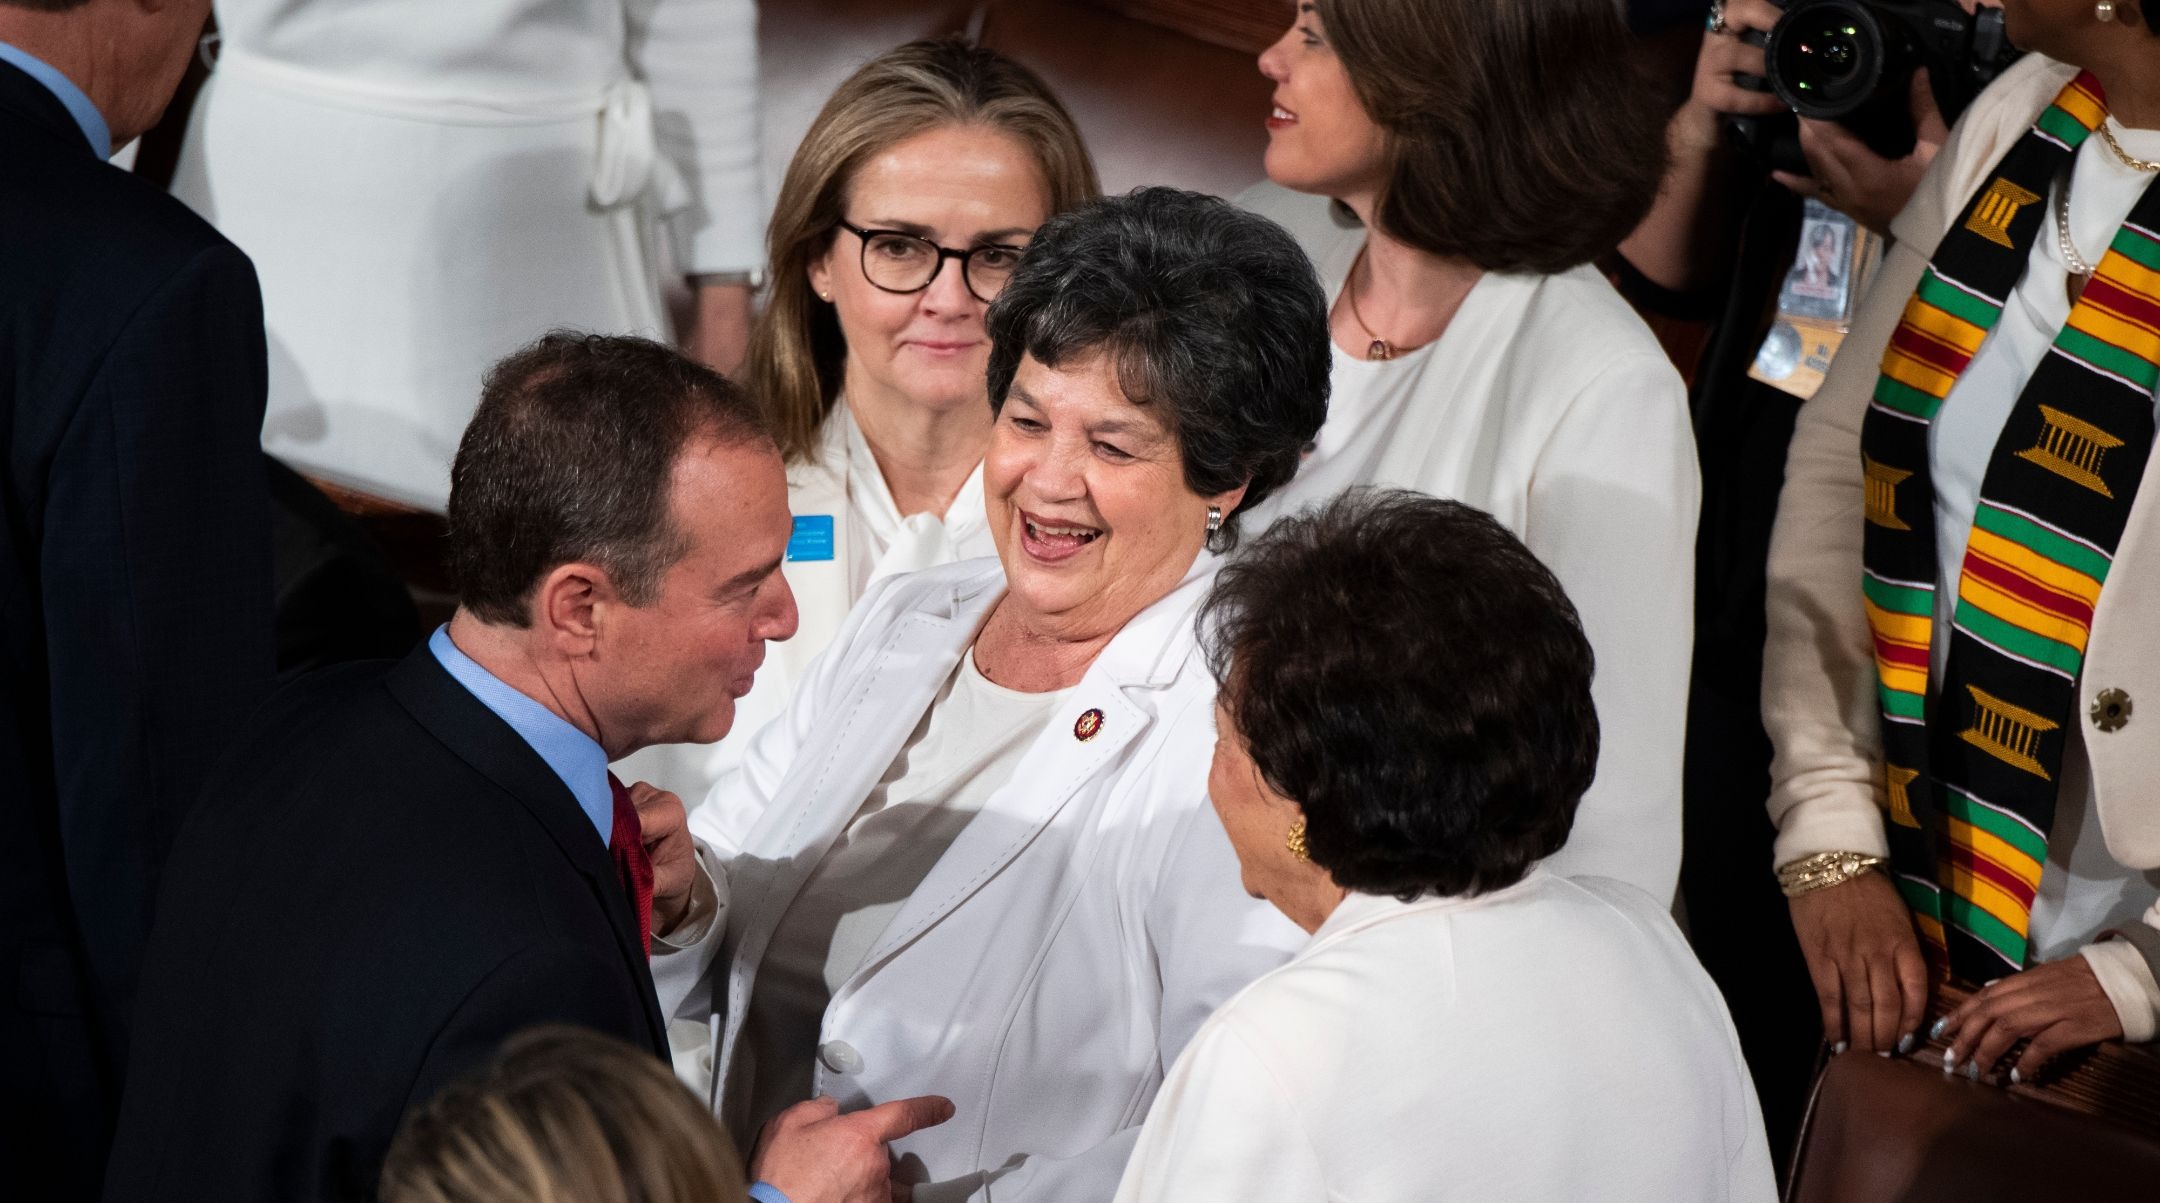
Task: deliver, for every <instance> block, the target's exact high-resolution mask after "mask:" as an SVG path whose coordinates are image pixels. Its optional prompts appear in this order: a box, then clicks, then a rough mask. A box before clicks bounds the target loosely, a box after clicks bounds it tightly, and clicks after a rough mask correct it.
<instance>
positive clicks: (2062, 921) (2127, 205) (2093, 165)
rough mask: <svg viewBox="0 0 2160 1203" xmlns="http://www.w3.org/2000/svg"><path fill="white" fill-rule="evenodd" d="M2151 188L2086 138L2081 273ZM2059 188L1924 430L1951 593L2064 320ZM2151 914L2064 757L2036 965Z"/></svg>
mask: <svg viewBox="0 0 2160 1203" xmlns="http://www.w3.org/2000/svg"><path fill="white" fill-rule="evenodd" d="M2108 122H2109V126H2108V128H2109V130H2110V131H2111V132H2112V133H2113V134H2114V135H2115V138H2116V140H2117V141H2118V142H2120V143H2122V146H2123V149H2124V150H2125V151H2127V152H2129V153H2130V154H2132V155H2134V156H2136V157H2138V158H2141V159H2160V130H2132V129H2125V128H2123V127H2122V126H2121V125H2120V124H2117V123H2116V122H2115V119H2114V118H2112V117H2110V118H2108ZM2155 178H2156V177H2154V176H2153V175H2152V174H2150V173H2148V172H2142V171H2137V170H2135V169H2133V168H2131V167H2129V166H2127V165H2125V164H2124V163H2123V162H2122V160H2120V159H2118V158H2116V157H2115V155H2114V153H2113V152H2112V151H2110V150H2109V149H2108V148H2107V147H2106V146H2105V145H2104V144H2103V143H2102V142H2101V140H2100V139H2099V138H2098V137H2091V138H2087V139H2086V140H2085V142H2084V144H2083V145H2082V146H2080V147H2079V148H2078V152H2077V156H2076V158H2075V159H2073V160H2072V166H2071V171H2070V176H2069V181H2068V182H2069V186H2070V239H2071V245H2072V246H2073V247H2075V248H2076V249H2077V252H2078V257H2079V258H2081V259H2083V260H2084V261H2085V262H2086V264H2087V265H2091V264H2095V263H2098V262H2099V261H2100V257H2101V255H2102V254H2103V253H2105V252H2106V250H2107V246H2108V243H2109V242H2110V241H2112V240H2113V239H2114V237H2115V232H2116V230H2118V229H2120V228H2121V227H2122V223H2123V221H2124V219H2126V218H2127V217H2129V215H2130V210H2131V209H2132V208H2133V207H2135V206H2136V204H2137V202H2138V199H2139V198H2140V197H2142V196H2143V195H2144V194H2145V189H2146V187H2147V186H2148V185H2151V184H2152V183H2153V182H2154V180H2155ZM2062 187H2063V181H2060V180H2058V181H2056V184H2055V187H2054V189H2053V190H2051V191H2050V192H2049V195H2048V201H2047V203H2048V213H2049V218H2048V220H2047V222H2046V223H2044V224H2043V225H2042V226H2041V227H2040V233H2039V235H2038V236H2037V237H2035V238H2034V239H2033V246H2032V252H2031V254H2030V256H2029V257H2028V258H2027V259H2026V263H2025V274H2024V275H2023V276H2021V277H2019V279H2018V284H2017V288H2016V289H2015V290H2014V291H2013V292H2012V293H2011V294H2010V297H2009V299H2008V301H2007V303H2006V304H2004V306H2003V312H2002V317H2001V319H2000V320H1999V321H1998V322H1997V323H1996V326H1995V329H1994V330H1993V331H1991V332H1990V333H1989V335H1988V339H1987V341H1986V342H1985V343H1982V344H1981V347H1980V351H1979V353H1978V354H1976V355H1974V356H1973V359H1972V363H1971V364H1969V365H1967V367H1966V369H1965V373H1964V375H1962V376H1960V377H1959V378H1958V382H1957V384H1956V385H1955V386H1954V387H1952V388H1951V390H1950V395H1949V397H1948V398H1947V399H1946V400H1945V401H1944V402H1943V407H1942V410H1941V412H1940V413H1939V414H1938V416H1937V417H1936V420H1935V422H1934V423H1933V425H1931V426H1930V427H1929V429H1928V456H1929V466H1930V470H1931V471H1930V475H1931V476H1932V477H1933V480H1934V484H1935V558H1936V574H1937V575H1936V580H1938V581H1953V582H1954V581H1956V580H1957V579H1958V577H1959V575H1960V573H1961V572H1962V571H1963V568H1964V564H1965V543H1966V540H1967V539H1968V538H1969V537H1970V536H1971V534H1972V523H1973V514H1974V512H1975V511H1977V510H1978V509H1979V508H1980V486H1981V481H1982V479H1983V478H1984V477H1985V476H1986V474H1987V469H1988V463H1989V461H1990V460H1991V459H1992V458H1993V457H1994V454H1995V444H1996V442H1997V440H1998V439H1999V438H2000V437H2001V435H2002V429H2003V426H2004V425H2005V424H2006V423H2007V422H2008V421H2009V419H2010V414H2011V411H2012V410H2014V409H2015V408H2016V406H2017V402H2018V399H2019V397H2020V396H2021V395H2022V394H2023V393H2024V391H2025V384H2026V382H2027V381H2028V380H2030V379H2032V374H2033V372H2035V371H2036V370H2038V368H2039V366H2040V362H2041V360H2042V359H2043V358H2044V357H2045V356H2046V355H2047V354H2048V349H2049V348H2050V347H2051V346H2053V345H2054V342H2055V336H2056V335H2057V334H2059V333H2060V332H2061V331H2062V328H2063V326H2064V324H2065V323H2067V322H2068V321H2069V320H2070V294H2069V291H2068V289H2067V287H2066V283H2067V281H2068V279H2069V275H2070V265H2069V261H2068V260H2067V259H2065V258H2064V256H2063V253H2062V249H2061V245H2060V242H2059V240H2058V238H2057V234H2056V225H2055V218H2054V214H2055V212H2056V209H2055V204H2056V201H2057V200H2058V199H2059V197H2060V193H2061V189H2062ZM2148 487H2150V486H2149V485H2148ZM1943 596H1945V597H1950V596H1954V594H1949V593H1946V594H1944V595H1943ZM1950 616H1951V607H1950V606H1949V605H1948V604H1947V603H1945V604H1941V605H1938V606H1937V607H1936V610H1935V635H1934V640H1933V642H1932V644H1931V645H1930V650H1931V651H1932V652H1933V658H1934V664H1933V672H1932V674H1931V683H1934V684H1939V683H1940V682H1941V680H1942V672H1943V663H1944V661H1945V659H1946V658H1947V657H1948V656H1949V652H1950ZM2079 731H2080V735H2079V736H2078V737H2077V738H2082V731H2083V728H2082V727H2080V728H2079ZM2155 902H2160V871H2145V872H2141V871H2139V870H2136V869H2131V868H2128V867H2126V866H2124V865H2123V864H2122V863H2121V862H2120V861H2118V860H2116V859H2115V857H2114V855H2113V854H2111V853H2110V852H2109V851H2108V848H2107V841H2106V839H2105V838H2104V837H2103V836H2102V835H2101V831H2100V822H2099V817H2098V815H2097V813H2096V812H2095V810H2094V797H2093V790H2092V776H2091V774H2090V773H2089V772H2087V771H2086V766H2085V764H2084V761H2083V758H2082V757H2074V756H2069V757H2065V758H2064V764H2063V770H2062V790H2061V794H2060V797H2059V801H2058V805H2057V806H2056V809H2055V822H2054V827H2053V830H2052V831H2051V832H2050V833H2049V838H2048V857H2047V864H2046V865H2045V866H2044V867H2043V869H2042V872H2041V877H2040V888H2039V891H2038V892H2037V894H2036V895H2035V897H2034V899H2033V908H2032V929H2031V940H2032V948H2033V959H2034V960H2035V961H2052V960H2056V959H2058V958H2061V957H2065V956H2068V955H2070V954H2071V953H2073V952H2075V951H2077V950H2078V948H2079V947H2081V946H2083V945H2085V944H2087V943H2089V942H2091V941H2092V939H2093V938H2094V937H2095V936H2098V935H2099V934H2100V933H2101V932H2102V931H2104V930H2106V929H2108V928H2111V927H2118V926H2121V925H2123V924H2126V923H2133V922H2136V921H2137V918H2138V916H2139V915H2140V914H2142V913H2144V911H2145V910H2146V909H2147V908H2149V907H2151V906H2152V905H2153V904H2154V903H2155Z"/></svg>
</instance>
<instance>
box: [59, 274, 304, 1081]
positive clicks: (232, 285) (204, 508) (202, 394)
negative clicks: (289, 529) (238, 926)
mask: <svg viewBox="0 0 2160 1203" xmlns="http://www.w3.org/2000/svg"><path fill="white" fill-rule="evenodd" d="M265 389H266V366H265V354H264V341H263V325H262V298H261V293H260V292H259V290H258V288H257V286H256V282H255V273H254V269H253V267H252V266H251V265H250V264H249V263H248V261H247V258H246V256H244V255H242V254H241V253H240V252H239V251H238V250H236V249H234V248H232V247H231V246H230V245H229V244H223V243H220V244H217V245H214V246H210V247H208V248H206V249H205V250H203V251H202V252H201V253H199V254H197V255H196V256H195V257H194V258H193V259H191V260H189V261H188V262H187V263H186V264H185V265H184V266H182V267H181V268H180V269H179V270H177V271H175V272H174V273H173V274H172V275H171V276H169V277H168V278H167V279H165V280H164V281H162V282H161V283H160V284H159V285H158V286H157V287H156V288H155V289H153V290H152V291H150V292H149V293H148V294H146V295H145V296H144V299H143V300H142V301H141V303H140V304H139V305H138V306H137V308H136V310H135V312H134V313H133V314H132V315H131V316H130V317H129V318H128V320H127V322H126V324H125V325H124V326H123V327H122V328H121V330H120V333H119V335H118V336H117V337H116V338H115V339H114V341H113V343H112V345H111V346H110V348H108V349H107V350H106V352H105V353H104V355H103V356H102V358H101V359H100V361H99V364H98V367H97V369H96V372H95V374H94V376H93V377H92V378H91V381H90V383H89V385H88V388H87V390H86V391H85V392H84V394H83V396H82V399H81V403H80V404H79V405H78V406H77V407H76V409H75V413H74V417H73V418H72V420H71V422H70V425H69V426H68V428H67V430H66V432H65V434H64V435H63V437H62V439H61V441H60V442H59V444H58V446H57V449H56V453H55V459H54V462H53V465H52V470H51V475H50V488H49V492H48V494H47V501H46V507H45V511H44V527H45V529H44V531H43V537H42V538H41V540H40V545H41V547H42V549H43V550H42V558H41V562H40V565H39V570H40V587H41V590H42V592H43V599H44V605H45V613H46V620H47V636H48V638H47V652H48V656H49V658H50V669H49V672H50V675H49V679H50V680H51V682H52V715H53V754H54V768H55V776H56V785H57V786H58V794H59V798H60V807H61V812H60V815H59V821H60V824H61V841H62V846H63V847H64V848H65V850H66V863H65V866H64V869H65V872H66V875H67V889H68V892H69V895H70V900H71V902H72V904H73V907H74V910H75V915H76V918H77V922H78V923H79V925H80V930H81V933H82V939H83V943H84V946H85V950H86V951H87V953H88V955H89V958H90V963H91V969H92V975H93V982H92V988H93V990H94V998H95V1002H96V1004H97V1006H98V1008H99V1010H101V1011H102V1012H103V1013H104V1014H105V1015H106V1016H107V1017H108V1019H109V1020H112V1021H114V1022H109V1023H108V1024H107V1025H105V1026H106V1028H107V1030H109V1031H116V1030H117V1029H118V1026H119V1023H120V1022H124V1021H125V1019H126V1017H127V1016H128V1014H129V1009H130V1005H131V1003H132V1000H133V994H134V986H135V978H136V973H137V970H138V968H139V964H140V960H141V955H142V948H143V943H144V941H145V939H146V938H147V935H148V931H149V924H150V913H151V905H152V902H153V900H154V899H155V897H156V882H157V876H158V867H159V866H160V865H161V864H162V863H163V858H164V853H165V851H166V849H167V848H168V847H169V846H170V844H171V840H172V836H173V833H174V831H175V829H176V828H177V827H178V826H179V823H180V820H181V819H182V818H183V817H184V816H185V814H186V812H187V810H188V808H189V807H190V806H191V805H192V804H193V803H194V801H195V798H196V795H197V794H198V793H199V792H200V791H201V789H202V787H203V783H204V780H205V778H206V776H207V775H208V771H209V768H210V765H211V762H212V761H213V760H214V759H215V758H216V756H217V755H218V754H219V752H220V751H221V750H222V749H223V748H224V746H225V743H226V741H227V739H228V738H229V737H230V736H231V735H232V733H233V732H234V730H235V728H236V727H237V726H238V725H239V723H240V721H241V720H242V719H243V718H244V717H246V715H247V713H248V712H249V711H250V710H252V709H253V708H254V706H255V705H256V704H257V703H258V702H259V701H260V700H261V699H262V698H263V696H265V694H266V692H267V690H268V687H269V685H270V681H271V672H272V650H271V649H272V636H271V626H270V607H271V586H270V560H269V515H268V502H267V499H266V494H265V486H264V482H263V466H262V456H261V453H260V451H259V439H260V437H261V430H262V415H263V402H264V395H265ZM120 1039H121V1038H119V1037H116V1042H118V1041H119V1040H120ZM114 1051H115V1052H118V1051H120V1050H119V1049H116V1050H114Z"/></svg>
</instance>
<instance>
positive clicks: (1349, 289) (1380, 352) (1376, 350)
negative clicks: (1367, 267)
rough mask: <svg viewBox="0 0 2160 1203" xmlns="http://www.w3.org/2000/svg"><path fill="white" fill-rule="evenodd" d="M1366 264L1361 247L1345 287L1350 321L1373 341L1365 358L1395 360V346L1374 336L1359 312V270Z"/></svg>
mask: <svg viewBox="0 0 2160 1203" xmlns="http://www.w3.org/2000/svg"><path fill="white" fill-rule="evenodd" d="M1364 264H1365V248H1364V247H1359V248H1358V253H1357V261H1356V262H1355V263H1352V264H1351V265H1350V276H1349V281H1348V283H1346V284H1344V285H1343V295H1344V296H1346V297H1348V298H1350V320H1351V321H1353V322H1356V323H1357V325H1358V329H1360V330H1363V331H1364V332H1365V337H1367V338H1369V339H1371V340H1372V345H1371V346H1369V347H1366V348H1365V358H1367V359H1371V360H1388V359H1393V358H1395V344H1393V343H1391V342H1389V341H1388V340H1386V339H1384V338H1382V337H1380V336H1379V335H1377V334H1374V333H1373V328H1372V327H1371V326H1368V325H1366V324H1365V317H1364V315H1363V314H1360V313H1359V312H1358V311H1357V269H1358V268H1360V267H1362V266H1364Z"/></svg>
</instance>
